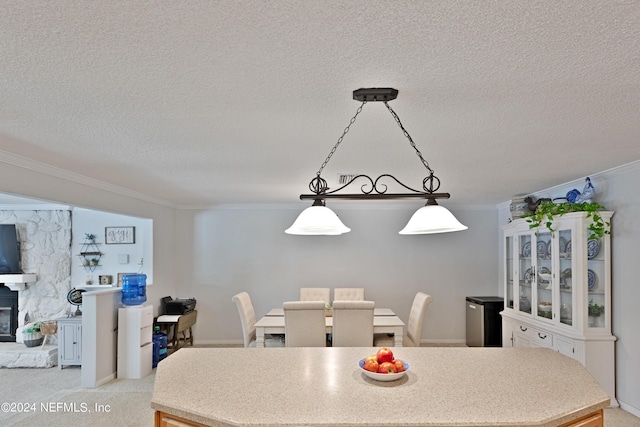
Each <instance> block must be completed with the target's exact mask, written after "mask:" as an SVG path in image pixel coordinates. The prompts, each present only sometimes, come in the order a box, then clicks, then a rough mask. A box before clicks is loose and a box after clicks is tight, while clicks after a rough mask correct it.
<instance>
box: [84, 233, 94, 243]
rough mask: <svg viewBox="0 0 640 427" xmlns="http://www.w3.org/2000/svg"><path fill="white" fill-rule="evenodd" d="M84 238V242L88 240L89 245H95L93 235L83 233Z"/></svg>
mask: <svg viewBox="0 0 640 427" xmlns="http://www.w3.org/2000/svg"><path fill="white" fill-rule="evenodd" d="M84 238H85V239H86V240H88V241H89V242H91V243H95V242H96V235H95V234H91V233H84Z"/></svg>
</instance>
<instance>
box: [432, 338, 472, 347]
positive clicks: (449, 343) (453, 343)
mask: <svg viewBox="0 0 640 427" xmlns="http://www.w3.org/2000/svg"><path fill="white" fill-rule="evenodd" d="M420 345H421V346H425V347H466V346H467V340H466V339H464V338H462V339H457V338H453V339H446V340H443V339H426V340H420Z"/></svg>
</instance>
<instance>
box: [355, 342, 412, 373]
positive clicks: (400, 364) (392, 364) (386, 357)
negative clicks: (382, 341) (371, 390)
mask: <svg viewBox="0 0 640 427" xmlns="http://www.w3.org/2000/svg"><path fill="white" fill-rule="evenodd" d="M358 366H359V367H360V370H361V371H362V373H363V374H365V375H366V376H367V377H369V378H371V379H374V380H376V381H395V380H399V379H400V378H402V377H404V376H405V375H406V374H407V371H408V370H409V364H408V363H407V362H405V361H404V360H401V359H396V358H394V356H393V352H392V351H391V349H389V348H387V347H383V348H381V349H379V350H378V351H377V352H376V354H372V355H370V356H367V357H365V358H364V359H361V360H360V361H359V362H358Z"/></svg>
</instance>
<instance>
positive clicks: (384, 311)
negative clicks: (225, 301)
mask: <svg viewBox="0 0 640 427" xmlns="http://www.w3.org/2000/svg"><path fill="white" fill-rule="evenodd" d="M373 315H374V316H395V315H396V313H394V312H393V310H391V309H390V308H374V309H373ZM265 316H280V317H282V316H284V310H283V309H282V307H278V308H272V309H271V310H269V312H268V313H267V314H265Z"/></svg>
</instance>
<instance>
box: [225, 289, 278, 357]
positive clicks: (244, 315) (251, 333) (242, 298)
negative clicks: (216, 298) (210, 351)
mask: <svg viewBox="0 0 640 427" xmlns="http://www.w3.org/2000/svg"><path fill="white" fill-rule="evenodd" d="M231 300H232V301H233V302H235V303H236V305H237V306H238V313H240V322H241V323H242V336H243V340H244V346H245V347H255V346H256V326H255V325H256V312H255V311H254V309H253V304H252V303H251V297H250V296H249V294H248V293H247V292H240V293H239V294H236V295H234V296H233V297H232V298H231ZM264 345H265V347H284V343H283V342H282V339H281V338H275V337H272V336H271V335H269V336H266V335H265V337H264Z"/></svg>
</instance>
